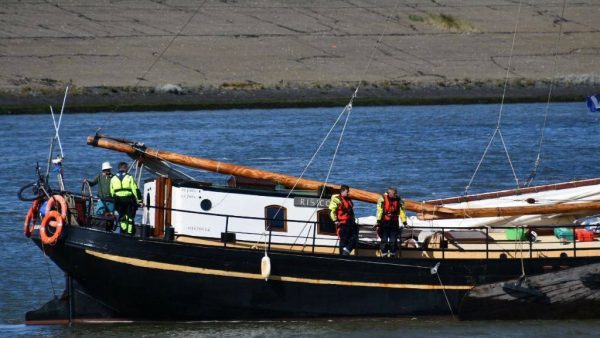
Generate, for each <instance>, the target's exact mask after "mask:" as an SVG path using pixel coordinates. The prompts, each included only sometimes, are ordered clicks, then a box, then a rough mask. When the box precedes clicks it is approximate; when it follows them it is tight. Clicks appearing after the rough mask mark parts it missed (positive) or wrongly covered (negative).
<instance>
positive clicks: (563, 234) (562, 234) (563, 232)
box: [554, 228, 573, 242]
mask: <svg viewBox="0 0 600 338" xmlns="http://www.w3.org/2000/svg"><path fill="white" fill-rule="evenodd" d="M554 236H556V237H557V238H559V239H564V240H565V241H569V242H572V241H573V229H569V228H554Z"/></svg>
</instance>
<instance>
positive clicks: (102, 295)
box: [34, 227, 600, 320]
mask: <svg viewBox="0 0 600 338" xmlns="http://www.w3.org/2000/svg"><path fill="white" fill-rule="evenodd" d="M63 235H64V236H63V239H62V240H60V241H59V243H58V244H56V245H55V246H52V247H45V252H46V254H48V255H49V256H50V257H51V259H52V260H53V261H54V262H55V263H56V264H57V265H58V266H59V267H60V268H61V269H62V270H64V271H65V272H66V273H67V274H68V275H69V276H71V278H72V279H73V280H75V281H76V285H77V288H78V290H80V291H82V292H85V293H86V294H88V295H90V296H91V297H93V298H94V299H95V300H96V301H97V302H98V303H99V304H101V305H102V308H103V309H108V310H107V311H104V312H102V313H103V315H102V316H110V317H113V318H127V319H133V320H213V319H265V318H299V317H335V316H403V315H449V314H451V311H452V312H453V313H456V311H457V309H458V308H459V305H460V302H461V300H462V299H463V296H464V295H465V294H466V293H467V292H468V291H469V289H470V288H471V287H472V286H474V285H479V284H484V283H493V282H498V281H503V280H509V279H512V278H515V277H518V276H519V275H520V274H521V262H520V260H478V259H473V260H456V259H451V260H429V259H381V258H368V257H364V258H363V257H351V258H343V257H339V256H331V255H311V254H299V253H291V252H276V251H272V252H270V253H269V257H270V259H271V266H272V272H271V278H270V279H269V280H268V281H265V280H264V279H260V277H257V276H260V261H261V259H262V257H263V256H264V252H262V251H257V250H244V249H233V248H224V247H213V246H202V245H192V244H183V243H177V242H167V241H162V240H154V239H148V240H142V239H140V238H137V237H129V236H123V235H119V234H114V233H108V232H103V231H98V230H93V229H89V228H80V227H68V229H67V232H66V233H65V234H63ZM34 241H35V242H36V244H38V245H41V244H40V242H39V238H36V237H34ZM438 262H439V263H440V266H439V270H438V272H439V277H440V278H441V281H442V282H443V287H442V285H441V284H440V280H439V279H438V275H436V274H432V273H431V270H430V267H433V266H434V265H435V264H436V263H438ZM596 262H600V257H582V258H556V259H553V258H547V259H531V260H530V259H526V260H525V267H526V269H527V273H528V274H539V273H542V272H544V271H546V270H547V269H548V267H555V268H556V269H558V268H559V267H561V268H564V267H566V266H580V265H585V264H590V263H596ZM544 269H546V270H544ZM446 297H447V298H446ZM449 305H450V307H451V308H452V310H451V309H450V308H449ZM70 315H71V317H72V318H73V319H81V317H82V316H83V317H85V316H90V314H86V315H84V314H82V313H71V314H70Z"/></svg>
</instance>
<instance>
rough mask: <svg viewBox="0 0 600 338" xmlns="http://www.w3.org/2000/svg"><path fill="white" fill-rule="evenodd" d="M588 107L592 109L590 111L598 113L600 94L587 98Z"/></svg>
mask: <svg viewBox="0 0 600 338" xmlns="http://www.w3.org/2000/svg"><path fill="white" fill-rule="evenodd" d="M587 106H588V108H590V111H591V112H592V113H593V112H597V111H598V110H600V94H596V95H594V96H588V97H587Z"/></svg>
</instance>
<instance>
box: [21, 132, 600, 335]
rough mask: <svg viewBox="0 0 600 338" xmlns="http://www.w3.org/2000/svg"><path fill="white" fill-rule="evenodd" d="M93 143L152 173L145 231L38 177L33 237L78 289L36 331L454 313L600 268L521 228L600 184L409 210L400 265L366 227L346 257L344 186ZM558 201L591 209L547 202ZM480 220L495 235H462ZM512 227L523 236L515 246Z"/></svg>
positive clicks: (594, 249)
mask: <svg viewBox="0 0 600 338" xmlns="http://www.w3.org/2000/svg"><path fill="white" fill-rule="evenodd" d="M87 142H88V144H90V145H92V146H95V147H102V148H106V149H111V150H115V151H120V152H123V153H126V154H128V155H129V156H131V157H132V158H134V159H135V160H137V163H138V165H139V166H140V167H142V166H143V167H144V169H147V170H149V171H150V172H152V173H154V174H155V176H156V177H155V178H154V179H151V180H148V181H146V182H145V184H144V187H143V197H144V202H145V207H144V209H143V210H142V214H143V215H142V220H141V223H140V224H139V225H138V226H137V227H138V231H137V234H136V235H135V236H130V235H125V234H120V233H117V232H113V231H112V229H113V225H114V224H113V223H114V220H113V219H107V218H102V217H98V216H96V215H93V214H92V212H91V210H93V208H92V204H93V203H94V197H93V196H91V195H90V194H83V193H81V194H78V193H71V192H67V191H62V190H61V191H55V192H50V191H49V188H48V186H47V178H46V182H44V179H43V178H40V182H38V183H37V184H36V185H35V187H37V190H36V194H35V198H34V199H35V201H34V202H33V206H32V207H31V209H30V212H29V213H28V218H27V220H26V224H25V232H26V234H27V235H30V236H31V239H32V240H33V242H34V243H36V244H37V245H38V246H39V247H40V248H42V249H43V251H44V253H45V254H46V255H48V256H49V257H50V258H51V259H52V260H53V261H54V262H55V263H56V264H57V265H58V266H59V267H60V268H61V269H62V270H63V271H65V273H66V275H67V276H68V277H67V282H68V283H67V289H66V290H65V295H64V296H63V298H62V299H60V300H54V301H51V302H49V303H48V304H46V305H45V306H44V307H42V308H41V309H39V310H36V311H31V312H29V313H27V315H26V321H27V322H28V323H48V322H56V321H58V322H60V321H66V320H74V321H77V320H79V321H84V320H92V319H106V320H109V319H111V320H114V319H128V320H211V319H264V318H292V317H294V318H297V317H317V316H319V317H321V316H326V317H333V316H397V315H448V314H452V313H456V312H457V311H458V309H459V308H460V304H461V301H462V300H463V297H464V296H465V295H466V294H467V293H468V292H469V291H470V290H472V289H473V288H474V287H476V286H478V285H483V284H490V283H496V282H501V281H506V280H511V279H515V278H517V277H519V276H522V275H523V274H526V275H535V274H542V273H547V272H552V271H559V270H562V269H566V268H569V267H578V266H585V265H588V264H593V263H600V242H598V241H595V240H594V241H589V242H578V241H576V240H575V239H573V240H568V239H561V240H559V239H557V238H556V237H554V236H553V235H550V234H548V231H550V232H551V231H552V228H548V227H544V226H543V225H536V226H535V229H533V230H535V231H536V232H537V233H538V236H537V238H533V236H529V237H527V236H525V235H526V232H527V231H530V230H532V229H531V228H530V229H525V228H523V227H517V228H514V227H513V226H512V224H515V223H518V222H519V217H529V218H527V219H528V220H530V221H532V222H535V220H538V222H539V223H540V224H544V223H545V224H552V222H554V221H553V220H557V219H558V220H561V221H560V222H564V220H565V219H568V220H570V219H574V218H577V217H580V216H584V215H590V214H594V213H597V212H598V210H600V202H597V201H596V195H597V194H598V193H600V191H599V190H600V189H599V187H600V180H598V179H594V180H586V181H578V182H570V183H565V184H561V185H555V186H543V187H537V188H529V189H528V190H525V191H513V192H510V191H508V192H499V193H496V194H494V195H493V196H492V195H484V196H481V195H477V196H467V197H461V198H458V199H454V200H437V201H430V202H415V201H410V200H406V201H405V202H406V207H407V209H408V210H412V211H415V212H416V213H417V217H413V218H412V219H411V221H410V223H412V226H409V227H407V228H405V229H404V230H403V231H402V236H401V237H402V238H401V241H402V242H403V245H402V246H403V247H402V250H401V252H400V254H399V257H393V258H383V257H378V255H377V252H378V250H377V248H378V246H377V238H376V235H375V233H374V232H373V231H372V229H371V225H372V224H368V218H367V219H363V220H359V223H360V224H361V231H360V236H359V237H360V242H359V245H358V248H357V249H356V250H355V251H354V252H353V254H352V255H351V256H339V255H338V254H337V252H338V250H337V240H338V238H337V235H336V233H335V226H334V225H333V224H332V222H331V220H330V219H329V216H328V214H329V211H328V210H327V203H328V198H329V197H330V196H331V194H332V193H335V192H336V191H337V189H339V186H337V185H333V184H327V185H324V184H323V183H322V182H318V181H311V180H306V179H300V178H296V177H291V176H287V175H283V174H277V173H273V172H267V171H262V170H257V169H253V168H248V167H243V166H237V165H233V164H228V163H222V162H218V161H212V160H208V159H202V158H197V157H191V156H186V155H180V154H176V153H172V152H167V151H162V150H158V149H152V148H149V147H147V146H145V145H143V144H140V143H136V142H130V141H127V140H121V139H115V138H110V137H105V136H101V135H96V136H92V137H89V138H88V140H87ZM169 163H172V164H178V165H185V166H188V167H192V168H198V169H203V170H209V171H214V172H217V173H222V174H226V175H231V176H230V179H229V181H228V185H226V186H220V185H215V184H212V183H208V182H200V181H197V180H193V179H191V178H190V177H189V176H187V175H186V174H185V173H182V172H180V171H177V170H175V169H174V168H173V167H172V166H170V165H169ZM573 189H575V190H573ZM40 191H45V192H46V193H47V194H42V193H38V192H40ZM557 193H561V194H563V193H566V194H567V195H570V196H571V195H578V196H586V199H585V200H584V201H580V200H579V201H578V200H570V201H569V202H568V203H556V202H555V201H554V202H553V201H549V202H548V201H547V202H545V203H544V202H542V199H541V198H540V196H542V195H543V194H557ZM350 194H351V197H352V198H353V199H356V200H360V201H365V202H375V201H376V200H377V198H378V197H379V194H376V193H372V192H368V191H362V190H358V189H351V191H350ZM54 196H60V197H62V199H64V201H65V202H64V205H62V206H61V203H53V204H54V208H56V209H58V210H56V211H55V212H51V211H50V212H48V213H46V216H45V217H44V219H43V220H42V224H41V225H39V224H37V223H38V222H37V221H36V218H37V215H38V211H39V210H37V208H38V207H37V206H38V205H39V204H40V203H41V202H42V200H44V199H54ZM532 196H533V197H532ZM494 199H495V200H494ZM484 201H488V204H487V205H486V204H477V203H483V202H484ZM490 201H492V202H490ZM506 201H509V202H506ZM489 203H499V204H500V205H503V206H502V207H491V206H489ZM502 203H504V204H502ZM473 205H475V207H473ZM61 209H62V210H61ZM50 215H51V216H50ZM561 217H563V218H561ZM564 217H566V218H564ZM442 219H443V220H442ZM477 219H479V220H485V221H486V222H487V224H492V225H493V226H494V227H489V226H479V225H477V226H473V225H469V227H468V228H467V229H465V227H464V225H463V224H462V222H464V221H465V220H477ZM556 222H559V221H556ZM521 224H522V223H521ZM507 225H510V229H509V230H512V231H514V232H515V233H516V234H517V236H516V237H517V238H511V240H507V238H506V237H505V231H504V229H503V228H502V226H504V227H507ZM569 231H572V232H573V233H575V231H576V229H574V228H572V229H571V230H569ZM265 257H268V258H267V259H265ZM568 315H569V314H568V313H562V314H561V316H565V317H568Z"/></svg>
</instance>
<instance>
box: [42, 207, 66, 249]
mask: <svg viewBox="0 0 600 338" xmlns="http://www.w3.org/2000/svg"><path fill="white" fill-rule="evenodd" d="M50 228H54V231H53V232H52V234H50V235H48V230H50ZM62 229H63V219H62V216H61V214H59V213H58V211H56V210H50V211H49V212H48V213H46V216H44V219H43V220H42V225H40V238H41V239H42V243H44V244H47V245H54V244H56V241H58V238H59V237H60V234H62Z"/></svg>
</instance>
